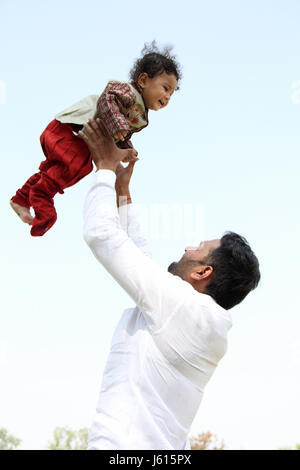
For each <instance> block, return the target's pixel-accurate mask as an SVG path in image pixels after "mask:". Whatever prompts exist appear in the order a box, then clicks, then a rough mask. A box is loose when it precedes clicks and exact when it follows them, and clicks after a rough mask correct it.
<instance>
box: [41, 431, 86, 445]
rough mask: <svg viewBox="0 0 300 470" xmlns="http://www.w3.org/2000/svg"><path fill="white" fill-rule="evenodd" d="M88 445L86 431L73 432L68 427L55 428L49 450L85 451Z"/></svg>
mask: <svg viewBox="0 0 300 470" xmlns="http://www.w3.org/2000/svg"><path fill="white" fill-rule="evenodd" d="M87 445H88V429H87V428H83V429H79V431H74V430H72V429H69V428H68V427H64V428H63V427H61V428H55V429H54V432H53V441H52V442H50V443H49V446H48V449H50V450H86V448H87Z"/></svg>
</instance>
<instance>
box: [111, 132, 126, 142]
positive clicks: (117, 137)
mask: <svg viewBox="0 0 300 470" xmlns="http://www.w3.org/2000/svg"><path fill="white" fill-rule="evenodd" d="M127 134H128V131H125V130H123V131H119V132H116V133H115V134H114V139H115V141H116V142H117V141H118V140H121V141H122V142H123V141H124V140H125V137H126V136H127Z"/></svg>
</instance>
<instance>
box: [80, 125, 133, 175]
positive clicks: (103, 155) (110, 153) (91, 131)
mask: <svg viewBox="0 0 300 470" xmlns="http://www.w3.org/2000/svg"><path fill="white" fill-rule="evenodd" d="M84 130H85V132H83V131H79V133H78V134H79V136H80V138H81V139H82V140H84V142H85V143H86V145H87V146H88V148H89V150H90V152H91V156H92V159H93V162H94V163H95V165H96V167H97V169H98V170H99V169H103V170H104V169H105V170H112V171H114V172H116V169H117V168H118V166H119V164H120V161H128V162H130V161H135V160H136V156H137V152H136V150H134V149H120V148H118V147H117V146H116V144H115V142H114V139H113V138H112V136H111V135H110V134H109V132H108V130H107V129H106V126H105V124H104V123H103V121H101V120H100V119H96V121H95V120H94V119H89V121H88V122H87V123H86V124H84ZM86 134H87V135H86Z"/></svg>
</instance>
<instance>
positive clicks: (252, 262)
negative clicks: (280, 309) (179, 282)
mask: <svg viewBox="0 0 300 470" xmlns="http://www.w3.org/2000/svg"><path fill="white" fill-rule="evenodd" d="M205 263H206V264H209V265H210V266H212V267H213V269H214V271H213V274H212V279H211V282H210V283H209V284H208V285H207V286H206V290H205V293H206V294H208V295H210V296H211V297H212V298H213V299H214V300H215V301H216V302H217V304H219V305H221V307H223V308H225V309H226V310H228V309H230V308H232V307H234V306H235V305H237V304H239V303H240V302H241V301H242V300H243V299H244V298H245V297H246V295H247V294H248V293H249V292H250V291H251V290H253V289H255V287H256V286H257V284H258V283H259V280H260V271H259V262H258V259H257V258H256V256H255V254H254V253H253V251H252V250H251V248H250V246H249V244H248V242H247V240H246V239H245V238H244V237H242V236H240V235H238V234H237V233H234V232H226V233H225V234H224V235H223V237H222V238H221V245H220V246H219V247H218V248H216V249H215V250H213V251H212V252H211V253H210V254H209V255H208V257H207V258H206V260H205Z"/></svg>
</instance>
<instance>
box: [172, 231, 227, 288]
mask: <svg viewBox="0 0 300 470" xmlns="http://www.w3.org/2000/svg"><path fill="white" fill-rule="evenodd" d="M220 244H221V241H220V239H216V240H208V241H203V242H201V243H200V244H199V245H198V246H187V247H186V248H185V250H184V255H183V256H182V257H181V259H180V260H179V261H174V262H173V263H171V264H170V266H169V267H168V271H169V272H170V273H172V274H174V275H175V276H179V277H181V279H183V280H184V281H188V282H190V279H189V274H190V272H191V270H192V269H193V267H194V268H195V266H197V263H199V266H200V265H201V264H206V263H205V260H206V258H207V257H208V255H209V254H210V253H211V252H212V251H213V250H215V249H216V248H218V247H219V246H220Z"/></svg>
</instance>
